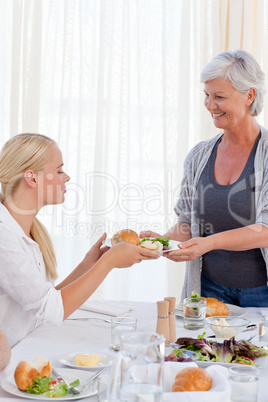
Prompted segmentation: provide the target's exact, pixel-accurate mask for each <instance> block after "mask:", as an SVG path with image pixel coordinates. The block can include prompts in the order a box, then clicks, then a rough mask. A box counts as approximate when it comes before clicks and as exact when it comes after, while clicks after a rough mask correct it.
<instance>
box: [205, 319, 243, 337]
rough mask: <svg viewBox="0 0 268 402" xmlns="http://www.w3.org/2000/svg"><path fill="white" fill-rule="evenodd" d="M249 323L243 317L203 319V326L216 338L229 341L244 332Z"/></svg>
mask: <svg viewBox="0 0 268 402" xmlns="http://www.w3.org/2000/svg"><path fill="white" fill-rule="evenodd" d="M248 324H249V321H248V320H246V319H245V318H243V317H228V316H217V317H216V316H215V317H207V318H205V326H207V327H209V328H210V329H211V330H212V331H213V332H214V334H215V336H216V338H222V339H230V338H232V337H233V336H235V337H237V335H239V334H240V333H241V332H242V331H244V330H245V329H246V327H247V325H248Z"/></svg>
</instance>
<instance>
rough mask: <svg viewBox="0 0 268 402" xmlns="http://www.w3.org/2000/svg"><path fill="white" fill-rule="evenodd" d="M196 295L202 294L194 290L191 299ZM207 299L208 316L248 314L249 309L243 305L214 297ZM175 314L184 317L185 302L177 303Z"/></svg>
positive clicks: (239, 315)
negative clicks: (226, 302)
mask: <svg viewBox="0 0 268 402" xmlns="http://www.w3.org/2000/svg"><path fill="white" fill-rule="evenodd" d="M196 297H198V298H199V297H201V296H200V295H199V294H198V293H197V292H196V291H194V290H193V291H192V295H191V296H190V297H189V299H194V298H196ZM205 299H206V300H207V308H206V317H216V316H228V317H231V316H233V317H242V316H244V315H246V314H247V311H246V310H245V309H244V308H242V307H239V306H235V305H233V304H225V303H223V302H222V301H219V300H217V299H215V298H214V297H206V298H205ZM175 315H176V316H178V317H183V303H179V304H177V305H176V309H175Z"/></svg>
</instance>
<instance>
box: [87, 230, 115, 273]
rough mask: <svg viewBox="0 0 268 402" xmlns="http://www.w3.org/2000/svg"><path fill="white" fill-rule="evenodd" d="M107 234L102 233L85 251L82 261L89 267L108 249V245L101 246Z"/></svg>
mask: <svg viewBox="0 0 268 402" xmlns="http://www.w3.org/2000/svg"><path fill="white" fill-rule="evenodd" d="M106 237H107V234H106V233H104V234H103V235H102V236H101V237H100V238H99V240H98V241H96V243H95V244H94V245H93V246H92V247H91V249H90V250H89V251H88V252H87V254H86V255H85V258H84V260H83V263H84V264H85V265H86V266H87V267H88V268H91V267H92V266H93V265H94V264H96V262H97V261H98V259H99V258H100V257H101V256H102V255H103V254H104V253H106V252H107V251H108V250H109V247H106V246H104V247H101V246H102V242H103V241H104V240H105V239H106Z"/></svg>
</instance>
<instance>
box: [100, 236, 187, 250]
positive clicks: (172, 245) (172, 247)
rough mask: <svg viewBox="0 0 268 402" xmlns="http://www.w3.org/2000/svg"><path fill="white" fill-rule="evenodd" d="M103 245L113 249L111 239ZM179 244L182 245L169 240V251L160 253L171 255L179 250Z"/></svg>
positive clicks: (106, 240)
mask: <svg viewBox="0 0 268 402" xmlns="http://www.w3.org/2000/svg"><path fill="white" fill-rule="evenodd" d="M103 244H104V245H105V246H107V247H112V244H111V239H105V240H104V242H103ZM178 244H180V242H179V241H175V240H169V249H168V250H162V251H159V252H160V253H169V252H170V251H174V250H177V249H178Z"/></svg>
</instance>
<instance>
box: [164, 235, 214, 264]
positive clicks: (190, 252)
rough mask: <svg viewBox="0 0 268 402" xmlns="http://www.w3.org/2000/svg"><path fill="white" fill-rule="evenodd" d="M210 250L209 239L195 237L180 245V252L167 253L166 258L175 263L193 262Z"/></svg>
mask: <svg viewBox="0 0 268 402" xmlns="http://www.w3.org/2000/svg"><path fill="white" fill-rule="evenodd" d="M210 250H211V248H210V246H209V238H208V237H205V238H204V237H194V238H193V239H190V240H187V241H185V242H183V243H180V244H179V245H178V250H176V251H170V252H169V253H165V257H166V258H168V259H169V260H172V261H175V262H180V261H192V260H194V259H195V258H197V257H200V256H201V255H203V254H205V253H207V252H208V251H210Z"/></svg>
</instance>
